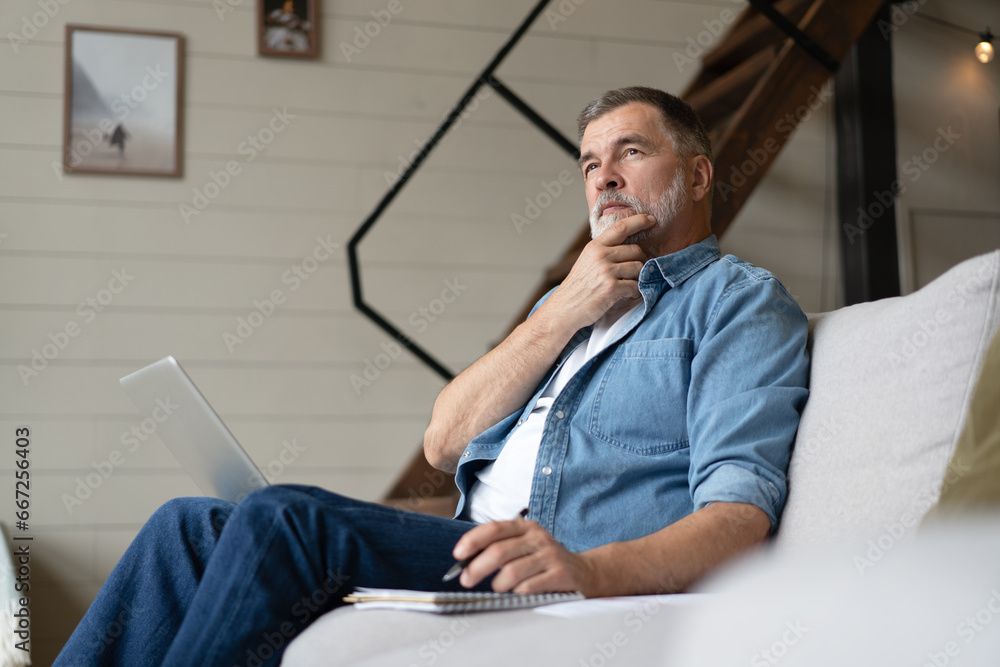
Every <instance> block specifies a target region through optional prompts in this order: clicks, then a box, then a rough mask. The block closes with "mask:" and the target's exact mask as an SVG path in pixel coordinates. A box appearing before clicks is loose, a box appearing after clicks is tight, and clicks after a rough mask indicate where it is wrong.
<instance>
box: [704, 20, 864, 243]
mask: <svg viewBox="0 0 1000 667" xmlns="http://www.w3.org/2000/svg"><path fill="white" fill-rule="evenodd" d="M882 2H883V0H837V1H835V0H816V2H814V3H813V5H812V7H810V8H809V10H808V11H807V12H806V15H805V16H804V17H803V19H802V21H801V22H800V24H799V28H800V29H801V30H802V31H804V32H805V33H807V34H808V35H809V36H810V37H812V39H813V40H815V41H816V43H817V44H819V46H820V47H822V48H823V49H824V50H825V51H826V52H827V53H829V54H830V55H831V56H833V57H834V58H835V59H836V60H837V61H842V60H843V59H844V58H845V57H846V56H847V54H848V52H849V51H850V48H851V46H852V45H853V44H854V42H855V41H857V39H858V37H859V36H860V35H861V33H862V32H863V31H864V29H865V28H866V27H867V26H868V24H869V23H871V20H872V18H873V17H874V16H875V13H876V12H877V11H878V9H879V7H880V6H881V5H882ZM829 77H830V72H829V71H828V70H827V69H826V68H825V67H823V65H821V64H820V63H819V62H817V61H816V60H814V59H813V58H812V57H811V56H810V55H809V54H808V53H807V52H806V51H804V50H803V49H802V48H800V47H799V46H798V45H797V44H795V42H794V41H792V40H791V39H789V40H786V41H785V43H784V45H783V46H782V47H781V51H780V52H779V53H778V56H777V58H775V60H774V62H773V63H772V64H771V67H770V68H769V69H768V70H767V72H765V73H764V75H763V76H762V77H761V79H760V81H759V82H758V83H757V85H756V86H755V87H754V89H753V91H752V92H751V93H750V96H749V97H748V98H747V100H746V102H745V103H744V105H743V106H742V107H741V108H740V110H739V111H737V112H736V114H735V115H734V116H733V118H732V120H731V121H730V123H729V127H728V128H726V131H725V133H724V134H723V136H722V140H721V142H720V146H719V147H717V149H716V156H715V158H716V159H715V197H714V204H713V215H712V229H713V231H714V232H715V233H716V234H717V235H720V236H721V235H722V234H723V233H724V232H725V231H726V229H727V228H728V227H729V225H730V224H732V222H733V220H734V219H735V218H736V215H737V213H738V212H739V211H740V209H741V208H742V206H743V204H744V202H746V200H747V199H748V198H749V197H750V193H752V192H753V190H754V188H755V187H756V186H757V184H758V183H759V182H760V181H761V180H762V179H763V178H764V176H765V175H766V174H767V171H768V169H769V168H770V166H771V163H772V162H773V160H774V157H775V156H776V155H777V154H778V152H779V151H780V150H781V148H782V147H783V146H784V144H785V142H786V141H788V139H789V137H791V135H792V133H793V131H794V130H795V128H796V127H797V126H798V124H799V123H800V122H801V120H802V119H803V118H804V117H806V116H807V115H808V114H809V113H810V109H809V106H808V100H809V99H810V96H811V97H812V100H813V103H814V106H815V105H816V104H822V103H823V101H822V100H821V99H820V95H819V92H820V90H821V89H822V88H823V86H824V84H825V83H826V82H827V80H828V79H829Z"/></svg>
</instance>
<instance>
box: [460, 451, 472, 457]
mask: <svg viewBox="0 0 1000 667" xmlns="http://www.w3.org/2000/svg"><path fill="white" fill-rule="evenodd" d="M470 453H471V452H466V453H464V454H462V456H468V455H469V454H470Z"/></svg>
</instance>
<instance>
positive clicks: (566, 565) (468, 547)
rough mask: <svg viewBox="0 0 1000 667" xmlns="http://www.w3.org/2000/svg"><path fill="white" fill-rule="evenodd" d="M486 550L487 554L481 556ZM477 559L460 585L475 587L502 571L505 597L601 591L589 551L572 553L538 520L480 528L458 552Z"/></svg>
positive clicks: (497, 585)
mask: <svg viewBox="0 0 1000 667" xmlns="http://www.w3.org/2000/svg"><path fill="white" fill-rule="evenodd" d="M480 552H481V553H480ZM477 553H478V554H479V555H478V556H476V557H475V558H473V559H472V562H470V563H469V564H468V565H467V566H466V567H465V570H464V571H463V572H462V575H461V577H460V578H459V582H460V583H461V584H462V585H463V586H465V587H466V588H471V587H473V586H475V585H476V584H478V583H479V582H480V581H482V580H483V579H485V578H486V577H488V576H490V575H491V574H493V573H494V572H496V576H495V577H494V578H493V590H494V591H497V592H499V593H503V592H507V591H513V592H515V593H543V592H557V591H582V592H583V594H584V595H586V596H588V597H591V595H592V593H593V591H594V590H595V585H594V584H595V582H594V579H595V575H596V572H595V568H594V564H593V562H592V561H591V559H590V558H589V557H588V556H587V554H586V553H570V552H569V551H567V550H566V548H565V547H564V546H563V545H562V544H560V543H559V542H557V541H556V539H555V538H554V537H552V536H551V535H549V533H548V531H546V530H545V529H544V528H542V527H541V526H540V525H539V524H538V523H536V522H534V521H528V520H526V519H514V520H512V521H493V522H490V523H484V524H482V525H479V526H476V527H475V528H473V529H472V530H470V531H469V532H467V533H466V534H465V535H463V536H462V538H461V539H460V540H459V541H458V543H457V544H456V545H455V549H454V550H453V552H452V554H453V555H454V556H455V558H456V559H457V560H462V559H465V558H469V557H470V556H473V555H474V554H477Z"/></svg>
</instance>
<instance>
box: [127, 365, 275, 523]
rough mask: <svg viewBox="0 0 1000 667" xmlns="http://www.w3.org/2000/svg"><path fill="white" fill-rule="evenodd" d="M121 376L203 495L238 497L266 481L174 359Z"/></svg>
mask: <svg viewBox="0 0 1000 667" xmlns="http://www.w3.org/2000/svg"><path fill="white" fill-rule="evenodd" d="M120 382H121V383H122V387H124V388H125V393H126V394H128V397H129V398H130V399H132V402H133V403H134V404H135V407H137V408H139V412H141V413H142V414H143V415H144V416H146V417H147V418H149V419H151V420H152V421H153V423H154V425H155V427H156V435H158V436H160V440H162V441H163V443H164V444H165V445H166V446H167V447H168V448H169V449H170V451H171V452H172V453H173V455H174V456H175V457H176V458H177V461H178V463H180V464H181V467H182V468H184V470H186V471H187V474H188V475H190V476H191V479H193V480H194V483H195V484H197V485H198V488H199V489H201V492H202V493H204V494H205V495H206V496H215V497H217V498H222V499H223V500H228V501H230V502H234V503H238V502H239V501H240V500H242V499H243V498H245V497H246V495H247V494H249V493H250V492H251V491H253V490H254V489H259V488H263V487H265V486H267V485H268V481H267V479H265V478H264V475H262V474H261V472H260V470H259V469H258V468H257V466H256V465H254V463H253V461H252V460H251V459H250V457H249V456H248V455H247V453H246V451H245V450H244V449H243V447H242V446H240V443H239V442H237V441H236V438H235V437H233V434H232V433H230V432H229V429H228V428H226V425H225V424H224V423H223V422H222V419H220V418H219V415H218V414H216V412H215V410H213V409H212V406H211V405H209V403H208V401H207V400H205V397H204V396H202V394H201V392H200V391H198V387H196V386H195V384H194V382H192V381H191V378H190V377H188V374H187V373H185V372H184V369H183V368H181V365H180V364H179V363H178V362H177V360H176V359H174V358H173V357H167V358H165V359H160V360H159V361H157V362H156V363H155V364H151V365H149V366H146V367H145V368H143V369H141V370H138V371H136V372H135V373H132V374H131V375H126V376H125V377H123V378H122V379H121V380H120Z"/></svg>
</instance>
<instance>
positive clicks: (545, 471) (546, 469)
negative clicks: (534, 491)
mask: <svg viewBox="0 0 1000 667" xmlns="http://www.w3.org/2000/svg"><path fill="white" fill-rule="evenodd" d="M542 474H543V475H546V476H548V475H551V474H552V468H550V467H549V466H545V467H544V468H542Z"/></svg>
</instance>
